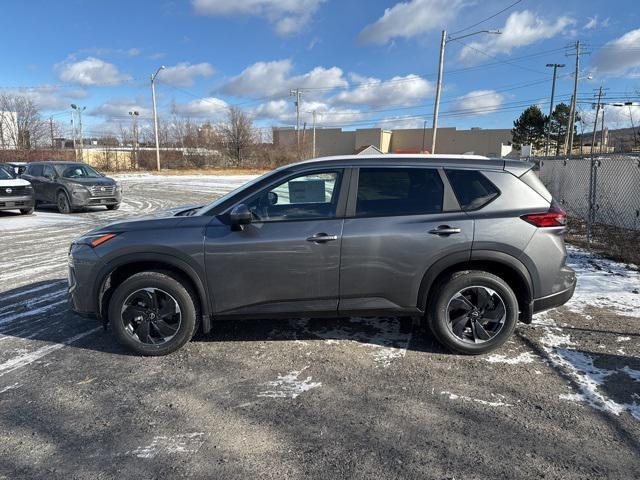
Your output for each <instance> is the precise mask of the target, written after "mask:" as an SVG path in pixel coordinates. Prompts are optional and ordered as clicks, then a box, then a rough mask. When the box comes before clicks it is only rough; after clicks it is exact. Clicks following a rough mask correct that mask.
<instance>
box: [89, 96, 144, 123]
mask: <svg viewBox="0 0 640 480" xmlns="http://www.w3.org/2000/svg"><path fill="white" fill-rule="evenodd" d="M129 112H138V113H139V117H140V118H150V117H151V108H149V107H148V106H146V105H145V104H144V103H143V102H141V101H139V100H134V99H130V98H114V99H112V100H108V101H106V102H104V103H102V104H101V105H98V106H97V107H95V108H93V109H92V110H90V111H89V115H92V116H96V117H103V118H105V119H107V120H111V119H120V120H122V119H127V118H128V116H129Z"/></svg>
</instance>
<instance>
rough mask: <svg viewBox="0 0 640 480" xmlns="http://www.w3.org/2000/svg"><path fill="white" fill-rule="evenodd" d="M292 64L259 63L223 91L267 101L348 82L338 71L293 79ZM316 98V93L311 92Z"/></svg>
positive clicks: (316, 70) (318, 69) (326, 70)
mask: <svg viewBox="0 0 640 480" xmlns="http://www.w3.org/2000/svg"><path fill="white" fill-rule="evenodd" d="M292 68H293V65H292V63H291V61H290V60H278V61H273V62H257V63H254V64H253V65H251V66H249V67H247V68H246V69H245V70H244V71H243V72H242V73H240V75H238V76H236V77H233V78H232V79H231V80H230V81H229V82H228V83H227V84H226V85H225V86H224V88H223V91H224V92H225V93H227V94H229V95H236V96H248V97H267V96H274V95H288V94H289V89H291V88H318V87H322V88H324V87H329V88H335V87H344V86H347V85H348V82H347V81H346V80H345V79H344V77H343V72H342V70H341V69H339V68H338V67H331V68H324V67H316V68H314V69H313V70H311V71H309V72H307V73H304V74H302V75H295V76H290V72H291V69H292ZM309 95H313V92H309Z"/></svg>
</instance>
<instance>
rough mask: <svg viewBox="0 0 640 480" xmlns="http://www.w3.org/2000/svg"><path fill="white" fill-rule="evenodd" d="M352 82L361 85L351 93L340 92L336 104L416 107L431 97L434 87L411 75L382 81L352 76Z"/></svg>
mask: <svg viewBox="0 0 640 480" xmlns="http://www.w3.org/2000/svg"><path fill="white" fill-rule="evenodd" d="M351 80H353V81H354V82H357V83H360V84H361V85H358V86H357V87H356V88H354V89H353V90H350V91H345V92H340V93H339V94H338V95H336V96H335V97H334V98H333V101H334V102H339V103H348V104H354V105H369V106H374V107H375V106H380V105H400V106H409V105H415V104H416V103H418V102H419V101H420V100H422V99H423V98H425V97H427V96H429V95H431V93H432V92H433V85H432V84H431V83H430V82H428V81H427V80H425V79H424V78H422V77H420V76H418V75H414V74H409V75H406V76H404V77H402V76H397V77H393V78H391V79H390V80H386V81H384V82H383V81H382V80H380V79H378V78H367V77H361V76H359V75H355V74H354V75H351Z"/></svg>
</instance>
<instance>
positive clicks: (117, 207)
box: [107, 203, 120, 210]
mask: <svg viewBox="0 0 640 480" xmlns="http://www.w3.org/2000/svg"><path fill="white" fill-rule="evenodd" d="M119 208H120V204H119V203H116V204H115V205H107V210H118V209H119Z"/></svg>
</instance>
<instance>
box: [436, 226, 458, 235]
mask: <svg viewBox="0 0 640 480" xmlns="http://www.w3.org/2000/svg"><path fill="white" fill-rule="evenodd" d="M461 231H462V230H460V229H459V228H458V227H450V226H449V225H440V226H439V227H438V228H434V229H433V230H429V233H430V234H432V235H443V236H444V235H452V234H454V233H460V232H461Z"/></svg>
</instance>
